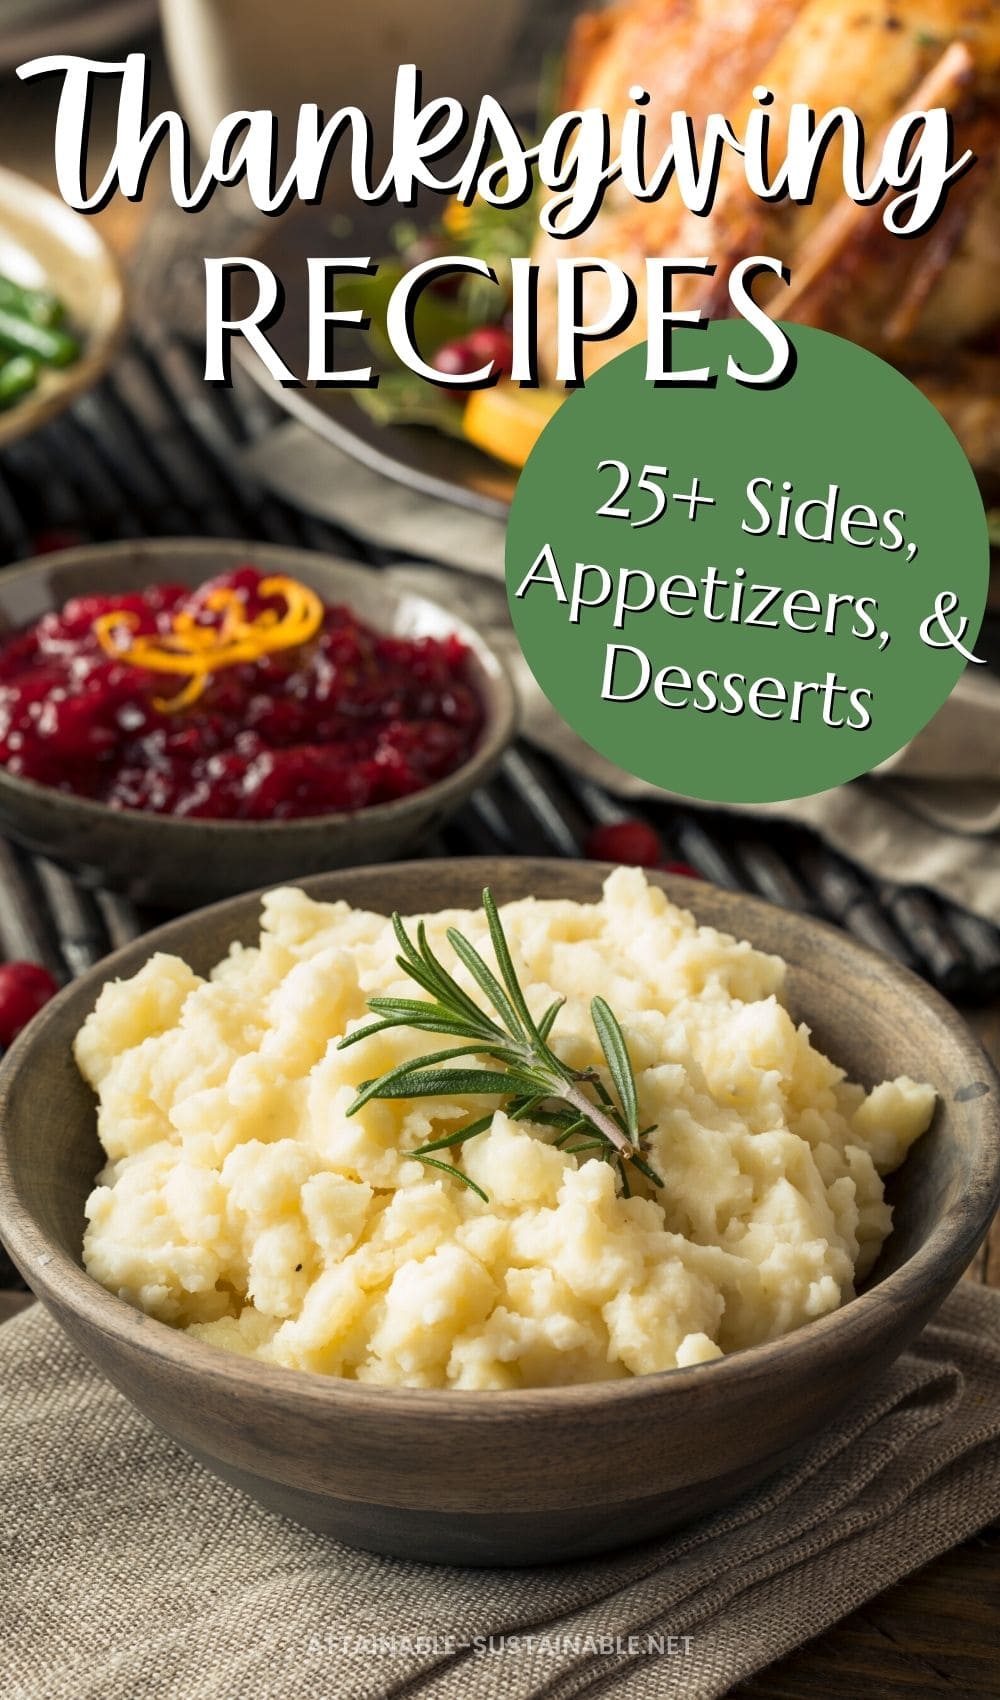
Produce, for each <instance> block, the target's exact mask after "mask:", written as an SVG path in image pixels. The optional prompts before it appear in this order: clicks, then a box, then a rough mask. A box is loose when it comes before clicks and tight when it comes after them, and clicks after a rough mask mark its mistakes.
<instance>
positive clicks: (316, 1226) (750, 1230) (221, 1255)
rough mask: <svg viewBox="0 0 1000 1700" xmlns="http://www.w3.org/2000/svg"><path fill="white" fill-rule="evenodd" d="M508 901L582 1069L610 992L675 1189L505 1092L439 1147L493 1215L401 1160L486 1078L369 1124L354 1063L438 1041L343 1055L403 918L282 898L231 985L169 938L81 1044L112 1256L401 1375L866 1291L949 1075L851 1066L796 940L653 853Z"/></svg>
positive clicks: (161, 1288)
mask: <svg viewBox="0 0 1000 1700" xmlns="http://www.w3.org/2000/svg"><path fill="white" fill-rule="evenodd" d="M503 919H504V925H505V928H506V930H507V935H508V938H509V940H510V943H511V948H512V951H513V953H514V958H515V961H516V963H517V967H518V972H519V975H520V977H521V980H522V984H523V985H524V987H525V990H526V993H527V996H528V1001H529V1003H530V1005H531V1007H532V1009H533V1010H534V1011H535V1013H536V1015H537V1014H540V1013H541V1011H542V1010H543V1009H544V1008H545V1007H546V1006H547V1005H548V1004H549V1003H550V1002H551V1000H552V999H553V997H555V996H556V995H558V994H562V995H563V996H565V998H566V1000H567V1002H566V1005H565V1008H564V1009H563V1011H562V1012H561V1014H560V1016H559V1019H558V1021H557V1023H556V1027H555V1032H554V1036H553V1037H554V1043H555V1046H556V1049H557V1050H558V1051H559V1052H560V1053H561V1055H562V1056H563V1057H564V1058H565V1060H566V1061H567V1062H569V1063H571V1064H572V1065H573V1066H574V1067H586V1066H589V1065H592V1064H597V1063H600V1062H601V1060H602V1059H601V1054H600V1051H599V1049H598V1046H597V1042H596V1039H595V1035H594V1030H593V1025H592V1022H591V1017H590V1000H591V997H592V995H593V993H594V992H595V991H600V992H601V994H602V995H603V996H604V997H606V998H607V1000H608V1002H609V1003H610V1005H611V1007H612V1008H613V1009H614V1011H615V1013H616V1014H617V1016H618V1018H619V1020H620V1022H621V1023H622V1026H623V1029H624V1031H625V1034H626V1038H627V1041H628V1047H629V1052H630V1055H631V1058H632V1062H633V1066H634V1070H635V1075H636V1080H637V1085H638V1093H639V1103H640V1111H641V1117H640V1120H641V1124H642V1125H646V1124H649V1123H655V1124H656V1131H655V1133H653V1134H652V1136H651V1138H650V1146H649V1160H650V1162H651V1164H652V1165H653V1167H654V1168H655V1169H656V1171H658V1173H659V1174H660V1176H661V1177H662V1179H663V1183H664V1184H663V1187H662V1190H661V1189H657V1188H654V1187H653V1186H652V1185H648V1184H647V1183H645V1182H642V1181H640V1183H639V1184H640V1186H641V1187H642V1194H639V1193H637V1194H636V1195H635V1196H632V1197H624V1196H622V1194H621V1192H620V1191H618V1190H616V1176H615V1172H614V1170H613V1169H612V1168H611V1167H610V1166H609V1165H608V1164H607V1163H604V1162H601V1161H598V1160H595V1159H593V1158H590V1159H585V1158H584V1157H583V1156H570V1155H566V1154H565V1153H563V1152H562V1151H559V1150H556V1149H555V1148H554V1147H553V1145H552V1144H551V1143H550V1140H551V1138H552V1135H551V1133H550V1132H547V1131H546V1130H545V1129H544V1128H542V1127H532V1126H531V1124H530V1123H513V1122H511V1121H510V1120H509V1119H508V1117H507V1116H505V1115H504V1114H503V1113H502V1112H501V1111H499V1110H498V1111H497V1113H496V1114H495V1115H494V1117H493V1122H492V1126H491V1127H490V1128H489V1130H488V1131H487V1132H484V1133H481V1134H479V1135H478V1136H477V1137H476V1138H474V1139H472V1140H471V1141H469V1142H468V1143H467V1144H466V1146H465V1147H464V1151H463V1152H462V1154H461V1155H458V1156H456V1154H455V1153H454V1152H453V1151H449V1152H446V1153H445V1155H446V1156H448V1157H454V1158H455V1160H456V1161H457V1162H459V1163H461V1164H463V1165H464V1168H465V1170H466V1172H467V1174H468V1175H469V1176H470V1177H471V1178H472V1179H473V1180H474V1181H476V1182H477V1184H478V1185H479V1186H480V1187H481V1188H482V1189H483V1190H484V1191H485V1192H486V1193H487V1195H488V1198H489V1203H488V1204H484V1203H483V1202H482V1200H481V1199H480V1198H479V1197H478V1196H477V1195H476V1194H475V1193H474V1192H472V1191H471V1190H470V1189H468V1188H467V1187H465V1186H463V1185H462V1184H461V1183H460V1182H458V1181H456V1180H453V1179H450V1178H449V1177H448V1176H446V1175H443V1174H440V1173H438V1172H436V1171H434V1170H432V1169H428V1168H425V1167H423V1166H422V1165H421V1164H420V1163H417V1162H416V1161H414V1160H413V1159H412V1158H408V1157H407V1152H408V1151H412V1150H413V1149H414V1148H415V1147H417V1146H419V1145H422V1144H423V1143H425V1142H426V1141H427V1140H429V1139H433V1138H439V1137H440V1136H441V1135H442V1134H443V1133H445V1132H447V1131H448V1130H449V1129H451V1128H453V1127H454V1126H455V1125H456V1124H459V1123H461V1122H462V1121H468V1120H470V1119H472V1118H473V1117H474V1116H477V1115H481V1114H482V1112H483V1108H484V1100H483V1099H481V1098H470V1099H467V1100H461V1099H454V1098H440V1099H437V1098H424V1099H420V1100H416V1101H409V1102H407V1101H403V1102H399V1101H396V1102H374V1101H373V1102H369V1103H368V1104H367V1105H366V1106H365V1107H364V1108H363V1109H362V1110H361V1111H360V1112H359V1113H358V1114H357V1115H355V1116H353V1117H351V1118H348V1117H347V1115H346V1114H345V1112H346V1110H347V1107H348V1106H349V1105H350V1103H351V1101H352V1099H353V1098H354V1096H355V1091H356V1088H357V1086H358V1084H359V1082H361V1081H362V1080H365V1079H369V1078H372V1077H374V1076H376V1075H379V1074H381V1073H382V1072H383V1071H384V1070H386V1069H388V1068H390V1067H393V1066H395V1065H396V1064H397V1063H399V1062H402V1061H404V1060H406V1059H407V1058H410V1057H414V1056H417V1055H419V1054H421V1053H422V1052H426V1051H427V1050H428V1049H432V1048H435V1045H436V1042H435V1041H434V1040H433V1039H430V1040H429V1039H428V1036H427V1035H426V1034H419V1033H414V1032H412V1031H411V1030H409V1029H405V1030H399V1029H397V1030H393V1031H390V1032H387V1033H384V1034H381V1035H378V1036H377V1037H373V1038H371V1039H367V1040H364V1041H362V1042H361V1043H360V1044H358V1045H355V1046H353V1047H352V1048H350V1049H348V1050H345V1051H341V1052H338V1050H337V1048H336V1041H337V1039H338V1038H339V1037H340V1036H341V1035H343V1034H344V1033H346V1032H349V1031H350V1030H351V1029H352V1028H355V1027H357V1026H358V1025H361V1024H364V1023H365V1022H366V1021H367V1019H369V1017H368V1014H367V1010H366V999H367V998H368V997H369V996H374V995H377V994H382V995H385V994H386V993H389V992H393V993H396V994H402V995H404V996H412V995H414V991H415V988H414V987H413V984H412V982H410V981H409V980H408V979H407V978H406V977H405V976H404V975H403V973H402V971H401V970H400V969H399V968H398V967H397V965H396V962H395V955H396V944H395V940H394V938H393V934H392V930H391V926H390V924H389V922H388V921H387V920H386V919H385V918H384V917H382V916H380V915H372V914H364V913H361V912H359V911H357V910H353V909H351V908H349V907H348V906H347V905H346V904H343V903H336V904H320V903H315V902H312V901H311V900H310V899H309V898H308V897H306V896H305V895H304V894H303V893H302V892H301V891H298V890H282V891H275V892H272V893H270V895H269V896H268V897H266V898H265V900H264V913H263V922H262V931H261V937H260V942H259V944H258V945H256V946H254V947H253V948H252V949H241V948H236V949H234V950H233V952H232V954H231V955H230V956H229V957H228V958H227V959H226V960H225V961H224V962H222V963H220V964H219V966H218V967H217V968H216V969H215V971H214V973H213V974H212V976H211V978H210V979H209V980H202V979H199V977H198V976H197V975H196V974H194V973H192V971H191V970H190V968H188V967H187V966H186V964H185V963H183V962H182V961H180V960H178V959H177V958H176V957H172V956H164V955H158V956H154V957H153V958H152V959H151V960H150V961H149V962H148V963H147V964H146V965H145V967H144V968H143V969H142V970H141V971H140V973H138V974H137V975H136V976H135V978H134V979H132V980H128V981H118V982H116V983H114V984H111V985H108V986H106V987H105V988H104V990H103V992H102V993H101V996H100V999H99V1001H98V1003H97V1006H96V1008H95V1010H94V1012H93V1014H92V1015H91V1016H90V1017H89V1019H88V1020H87V1022H86V1024H85V1026H84V1027H83V1029H82V1031H81V1032H80V1034H79V1036H78V1039H77V1042H76V1056H77V1061H78V1063H79V1066H80V1069H81V1070H82V1072H83V1074H84V1076H85V1077H86V1079H87V1080H88V1081H89V1082H90V1083H91V1085H92V1086H93V1087H94V1088H95V1090H96V1092H97V1094H98V1098H99V1101H100V1110H99V1130H100V1136H101V1141H102V1144H103V1146H104V1149H105V1151H106V1153H107V1158H108V1161H107V1164H106V1166H105V1168H104V1170H103V1171H102V1173H101V1174H100V1176H99V1177H98V1185H97V1187H96V1190H95V1191H94V1192H93V1194H92V1196H91V1198H90V1200H89V1202H88V1205H87V1216H88V1219H89V1226H88V1228H87V1232H86V1237H85V1242H84V1256H85V1260H86V1265H87V1268H88V1269H89V1270H90V1272H91V1274H92V1275H94V1276H95V1277H96V1279H97V1280H98V1281H100V1282H102V1283H103V1284H104V1285H105V1286H106V1287H108V1288H110V1289H111V1291H112V1292H114V1293H118V1294H119V1295H120V1296H121V1297H122V1298H124V1299H126V1300H128V1301H129V1303H131V1304H133V1305H137V1306H139V1307H141V1309H143V1310H145V1311H148V1312H149V1313H150V1314H151V1315H153V1316H157V1317H160V1318H162V1320H163V1321H165V1322H169V1323H173V1324H174V1325H175V1326H177V1327H180V1328H185V1329H187V1330H188V1331H189V1332H190V1333H191V1334H193V1335H195V1336H197V1337H198V1338H200V1339H202V1340H205V1341H209V1342H211V1343H212V1344H213V1345H215V1346H221V1347H224V1348H226V1349H227V1350H230V1351H234V1352H240V1353H243V1354H245V1355H247V1356H252V1357H256V1358H260V1359H263V1360H264V1361H266V1362H269V1363H276V1364H287V1365H289V1366H291V1367H293V1368H296V1369H305V1370H315V1371H319V1372H320V1373H322V1374H325V1375H335V1376H348V1377H352V1378H356V1379H357V1380H359V1381H367V1382H375V1383H382V1384H389V1385H402V1386H407V1387H456V1388H503V1387H523V1386H534V1385H545V1384H553V1383H567V1382H578V1381H595V1380H601V1379H606V1378H609V1377H616V1376H625V1375H645V1374H648V1373H650V1372H651V1371H654V1370H662V1369H670V1368H671V1367H673V1366H675V1365H678V1364H695V1363H701V1362H704V1361H706V1360H708V1359H711V1358H716V1357H719V1356H720V1355H721V1354H722V1353H724V1352H730V1351H733V1350H734V1349H735V1348H737V1347H740V1346H748V1345H752V1344H754V1343H755V1342H758V1341H762V1340H770V1339H773V1338H774V1337H775V1336H776V1335H779V1334H784V1333H785V1332H787V1330H789V1329H792V1328H797V1327H798V1326H799V1325H800V1324H801V1323H803V1322H807V1321H809V1320H810V1319H811V1318H812V1317H817V1316H822V1315H823V1314H824V1313H825V1312H826V1311H831V1310H834V1309H835V1308H836V1307H837V1306H838V1305H840V1304H842V1303H843V1302H844V1300H845V1299H848V1298H850V1297H851V1295H852V1293H853V1290H854V1282H855V1280H856V1279H857V1278H858V1277H860V1276H862V1275H864V1273H865V1272H866V1270H867V1269H869V1267H870V1266H871V1264H872V1262H873V1261H874V1259H875V1257H876V1255H877V1253H878V1251H879V1248H880V1246H881V1245H882V1242H883V1240H884V1239H885V1236H886V1235H887V1234H888V1232H889V1229H890V1225H891V1215H890V1211H889V1208H888V1206H887V1205H886V1203H885V1202H884V1199H883V1189H882V1182H881V1179H880V1176H882V1175H883V1174H885V1173H887V1172H888V1171H889V1170H891V1169H894V1168H895V1167H896V1166H897V1165H898V1164H899V1163H900V1162H902V1160H903V1158H904V1157H905V1155H906V1152H907V1149H908V1148H909V1146H910V1144H911V1143H912V1142H913V1140H915V1139H916V1138H917V1137H918V1135H920V1134H921V1133H922V1132H923V1131H924V1129H925V1128H926V1127H927V1125H928V1123H929V1121H930V1119H931V1115H932V1112H933V1107H934V1093H933V1091H932V1090H931V1088H930V1087H929V1086H921V1085H917V1084H916V1083H915V1082H913V1081H912V1080H909V1079H905V1078H904V1079H900V1080H896V1081H891V1082H887V1083H885V1084H883V1085H881V1086H876V1087H875V1089H874V1091H872V1092H870V1093H867V1094H866V1093H865V1092H864V1091H863V1089H862V1088H861V1087H860V1086H854V1085H850V1084H848V1083H847V1081H846V1080H845V1079H844V1075H843V1072H842V1070H840V1069H839V1068H837V1067H836V1065H835V1064H834V1063H832V1062H828V1061H827V1059H826V1058H825V1057H823V1056H822V1055H820V1053H819V1052H818V1051H816V1050H814V1049H813V1047H812V1046H811V1044H810V1042H809V1034H808V1032H807V1030H806V1029H805V1028H803V1027H798V1028H797V1027H796V1026H795V1024H794V1022H793V1021H792V1020H791V1018H790V1017H789V1015H788V1014H787V1012H786V1011H785V1009H784V1008H783V1007H782V1005H781V1003H780V1002H779V1001H778V999H779V995H780V992H781V986H782V978H783V971H784V969H783V964H782V962H781V961H780V959H779V958H777V957H774V956H765V955H763V954H761V953H760V952H759V951H756V950H753V949H752V948H751V946H750V945H749V944H746V943H737V942H736V941H734V940H733V939H731V938H729V937H727V936H725V935H724V934H721V933H717V932H715V931H713V930H712V929H710V928H706V927H700V928H699V927H697V926H696V925H695V923H694V921H693V920H692V918H691V916H690V915H688V914H686V913H684V911H682V910H680V909H677V908H675V907H673V906H672V905H671V904H670V903H669V902H668V901H667V899H666V898H665V897H664V895H663V893H662V892H660V891H659V890H657V889H655V888H653V887H651V886H649V885H647V883H646V880H645V878H644V877H643V875H642V874H641V873H640V872H638V871H637V870H626V869H619V870H618V871H617V872H615V873H614V874H612V875H611V877H610V878H609V880H608V881H607V884H606V886H605V890H604V895H603V898H602V899H601V901H600V902H598V903H595V904H577V903H570V902H547V901H546V902H541V901H535V900H532V899H526V900H524V901H522V902H517V903H513V904H509V905H507V906H506V907H505V908H504V910H503ZM448 925H457V926H458V927H460V929H461V930H462V931H463V932H464V933H465V934H466V936H467V937H469V938H470V939H471V940H472V941H473V942H474V943H475V944H476V945H477V947H478V948H479V949H480V950H481V951H483V953H484V954H486V955H487V956H489V954H490V951H489V942H488V934H487V929H486V923H485V919H484V917H483V915H482V914H481V913H476V914H467V913H459V912H449V913H445V914H438V915H433V916H431V917H429V918H428V932H429V936H430V939H431V943H432V946H433V947H434V949H435V950H436V951H438V952H439V953H440V954H441V955H442V957H443V958H444V959H445V960H447V961H448V962H449V964H450V965H452V966H454V967H455V971H456V977H457V978H458V979H460V980H461V982H462V983H463V984H464V985H466V986H467V987H468V989H469V990H470V991H474V987H473V982H472V981H471V979H470V978H469V977H468V976H467V975H466V973H465V971H464V969H462V968H461V967H459V966H458V965H457V963H455V962H454V956H453V952H452V951H451V948H450V946H449V945H448V943H447V941H446V938H445V931H446V928H447V926H448ZM474 995H476V996H477V1000H478V993H475V994H474ZM445 1043H446V1041H445ZM487 1107H488V1101H487Z"/></svg>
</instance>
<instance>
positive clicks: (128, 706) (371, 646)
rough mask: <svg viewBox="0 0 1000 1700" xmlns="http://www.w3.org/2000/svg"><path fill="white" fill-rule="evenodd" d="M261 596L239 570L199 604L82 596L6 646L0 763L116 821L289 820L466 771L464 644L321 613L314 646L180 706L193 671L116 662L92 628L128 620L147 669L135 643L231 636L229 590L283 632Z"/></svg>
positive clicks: (284, 652) (208, 678)
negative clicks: (189, 635) (224, 598)
mask: <svg viewBox="0 0 1000 1700" xmlns="http://www.w3.org/2000/svg"><path fill="white" fill-rule="evenodd" d="M261 584H262V575H261V574H260V573H259V572H258V571H257V570H256V569H255V568H253V567H241V568H240V569H239V570H238V571H235V572H231V573H226V574H224V575H222V576H221V577H219V578H216V579H213V580H212V581H211V582H210V583H209V584H205V585H202V586H201V587H200V588H199V589H198V590H195V591H191V590H189V589H186V588H185V587H183V586H179V585H170V584H164V585H157V586H154V587H153V588H152V589H149V590H145V591H142V592H138V593H133V594H129V595H122V596H79V597H75V598H74V599H73V600H72V601H70V602H68V603H67V604H66V606H65V607H64V608H63V609H62V610H61V611H60V612H58V613H50V614H46V615H45V616H44V617H43V618H42V619H41V620H39V622H38V624H37V625H35V626H32V627H31V628H30V629H29V630H26V631H23V632H20V633H18V634H17V635H16V636H14V637H12V638H9V639H8V640H7V641H6V642H5V643H2V644H0V762H2V763H3V765H4V766H5V767H6V769H7V771H8V772H9V773H12V774H16V775H18V776H19V777H21V778H23V779H32V780H35V781H37V782H38V783H40V784H42V785H51V786H55V787H57V788H59V789H61V790H64V791H72V792H74V793H76V794H77V795H78V796H83V797H90V798H93V799H95V800H96V801H98V802H101V803H106V804H108V805H110V807H111V808H115V809H144V810H150V811H152V812H154V813H157V814H171V815H193V816H199V817H202V818H208V819H219V820H290V819H294V818H298V817H300V816H303V815H318V814H327V813H332V812H336V811H339V810H344V809H362V808H365V807H366V806H367V805H369V804H371V803H383V802H387V801H390V800H391V799H393V798H396V797H403V796H406V795H408V794H409V793H411V792H414V791H420V790H422V789H423V788H424V787H425V786H427V785H431V784H433V783H434V781H435V780H438V779H442V778H444V777H445V775H446V774H449V773H451V772H453V771H454V769H455V768H457V767H459V766H460V765H461V764H462V763H463V762H464V761H465V760H466V759H467V758H468V757H469V755H470V754H471V753H472V751H473V749H474V748H475V745H476V742H477V739H478V736H479V733H480V730H481V727H482V721H483V710H482V705H481V703H480V701H479V698H478V696H477V694H476V692H475V690H474V689H473V687H472V684H471V683H470V679H469V659H470V658H469V651H468V650H467V648H466V647H465V645H464V644H463V643H462V642H461V641H460V640H459V639H458V638H457V637H454V636H449V637H445V638H430V637H424V638H400V637H389V636H386V635H384V634H383V633H380V632H377V631H374V630H373V629H372V628H371V627H370V626H368V625H366V624H365V623H364V622H363V621H362V620H359V619H358V617H357V616H356V615H355V614H353V613H352V612H351V610H350V608H347V607H342V606H327V605H318V606H317V616H318V615H319V614H320V612H321V618H320V619H319V624H318V629H317V630H316V632H315V635H314V636H313V637H312V638H311V639H310V640H309V641H308V642H305V643H303V644H301V645H299V646H298V647H296V648H289V649H277V650H274V651H272V652H270V653H262V654H260V656H259V657H258V658H256V659H253V660H249V661H246V660H244V661H242V662H239V663H237V664H234V665H226V666H223V665H220V666H219V667H218V669H217V670H215V671H208V672H204V671H203V674H202V679H201V684H200V686H199V687H198V688H199V689H200V694H199V695H197V697H196V699H195V700H193V701H190V702H189V703H188V704H187V706H183V707H177V706H174V705H173V704H174V702H175V700H176V699H177V698H178V696H179V695H180V694H182V693H183V691H184V688H185V685H186V684H187V683H188V681H186V680H185V678H184V677H183V676H180V675H179V671H178V670H175V671H174V672H173V673H172V674H171V673H168V672H164V671H158V670H154V669H153V668H152V667H151V666H141V665H134V664H133V663H132V662H130V661H128V660H126V659H125V658H124V653H123V654H122V655H117V654H114V653H108V652H107V646H106V645H102V642H101V640H100V638H99V636H98V632H97V631H96V630H95V621H100V620H101V617H102V616H108V615H110V614H111V613H112V612H113V611H118V610H123V611H125V612H126V613H127V614H128V615H130V616H131V622H130V625H129V627H128V629H127V630H126V632H125V636H124V641H123V651H124V650H125V649H127V646H128V644H129V643H130V642H131V643H133V644H134V645H135V653H136V656H137V657H138V656H139V655H140V654H142V653H146V654H148V653H149V648H148V645H147V648H146V650H145V651H143V650H142V648H141V647H140V642H139V641H138V640H142V639H147V640H153V641H154V642H156V643H162V641H163V640H167V643H166V645H165V647H166V648H168V649H169V647H170V644H171V642H173V643H174V644H176V641H177V639H176V632H177V629H178V628H177V626H176V622H177V620H178V616H180V617H181V626H183V624H184V616H185V615H187V616H190V615H194V617H195V620H196V622H197V625H198V627H199V629H202V628H207V629H208V630H211V629H212V628H213V627H214V628H217V629H218V631H219V632H220V634H221V631H222V626H223V615H222V613H221V612H217V611H215V610H213V609H211V608H210V607H209V606H208V598H209V597H210V596H211V595H212V593H218V592H226V591H229V592H236V593H237V596H238V602H236V603H234V606H236V607H237V609H238V611H239V617H240V618H241V619H242V620H243V621H244V622H253V621H258V620H264V621H265V622H266V621H267V620H268V619H270V620H271V622H272V624H273V622H274V621H275V619H276V618H280V615H281V611H282V602H281V598H280V596H270V597H265V596H262V595H261V588H260V587H261ZM302 594H303V595H306V594H308V593H306V592H303V593H302ZM231 600H232V599H231ZM262 629H264V628H262ZM265 641H266V640H265ZM192 671H194V669H192Z"/></svg>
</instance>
